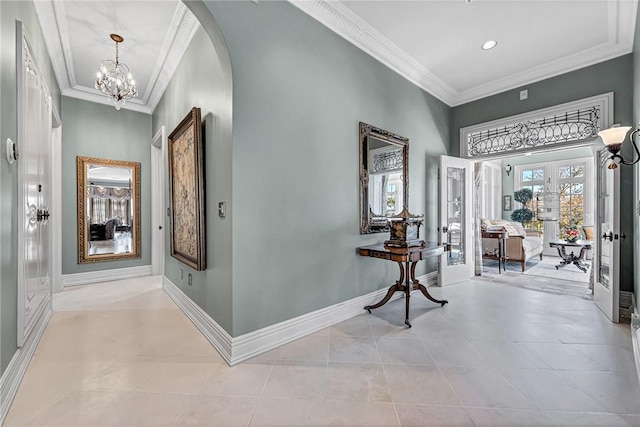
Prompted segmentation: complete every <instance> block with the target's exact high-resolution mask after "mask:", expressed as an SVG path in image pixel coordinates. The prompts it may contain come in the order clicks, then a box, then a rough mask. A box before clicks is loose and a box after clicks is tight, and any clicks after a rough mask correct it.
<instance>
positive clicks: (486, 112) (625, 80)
mask: <svg viewBox="0 0 640 427" xmlns="http://www.w3.org/2000/svg"><path fill="white" fill-rule="evenodd" d="M632 82H633V56H632V55H624V56H621V57H618V58H616V59H612V60H609V61H606V62H601V63H599V64H596V65H592V66H590V67H586V68H582V69H579V70H576V71H572V72H570V73H566V74H562V75H559V76H556V77H552V78H549V79H546V80H542V81H540V82H537V83H532V84H530V85H526V86H523V87H520V88H516V89H513V90H509V91H506V92H503V93H499V94H497V95H494V96H490V97H487V98H483V99H480V100H478V101H474V102H470V103H468V104H464V105H460V106H457V107H454V108H453V110H452V114H451V152H452V153H453V155H459V153H460V144H459V139H460V128H463V127H465V126H470V125H473V124H477V123H483V122H486V121H490V120H495V119H499V118H503V117H508V116H513V115H516V114H521V113H525V112H528V111H533V110H537V109H540V108H545V107H550V106H553V105H557V104H562V103H565V102H570V101H575V100H578V99H582V98H587V97H589V96H594V95H599V94H602V93H607V92H613V93H614V123H620V124H621V125H631V124H632V123H634V120H633V111H632V107H633V91H632V90H631V89H630V88H631V87H632ZM522 89H528V91H529V98H528V99H526V100H524V101H520V100H519V93H520V90H522ZM632 151H633V149H632V148H631V147H630V146H628V144H626V145H625V146H624V148H623V154H624V155H625V156H631V155H632ZM618 171H619V173H620V179H621V182H620V188H621V192H622V193H621V206H620V221H621V227H620V228H621V229H620V231H621V232H623V233H625V234H626V235H627V236H633V232H634V223H633V209H634V207H633V168H630V167H627V166H622V167H621V168H620V169H618ZM632 240H633V239H630V238H627V239H626V240H624V241H622V242H621V244H620V249H621V260H620V289H621V290H624V291H632V290H633V281H634V280H633V277H634V272H633V270H634V267H633V260H634V257H633V252H634V244H633V241H632Z"/></svg>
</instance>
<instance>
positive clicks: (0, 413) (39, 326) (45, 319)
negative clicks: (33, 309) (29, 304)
mask: <svg viewBox="0 0 640 427" xmlns="http://www.w3.org/2000/svg"><path fill="white" fill-rule="evenodd" d="M51 314H52V310H51V305H48V306H47V309H46V310H44V311H43V312H42V314H40V317H39V319H38V320H37V321H36V322H35V326H34V328H33V330H32V332H31V334H30V335H29V336H28V337H27V339H26V341H25V342H24V345H23V346H22V347H21V348H19V349H18V350H16V352H15V354H14V355H13V358H12V359H11V361H10V362H9V365H8V366H7V369H6V370H5V371H4V373H3V374H2V377H1V378H0V425H2V423H3V421H4V419H5V417H6V416H7V413H8V412H9V408H10V407H11V403H12V402H13V399H14V398H15V396H16V393H17V392H18V387H19V386H20V382H21V381H22V378H23V377H24V374H25V372H26V371H27V367H28V366H29V363H30V362H31V358H32V357H33V355H34V353H35V351H36V347H37V346H38V343H39V342H40V338H42V334H43V333H44V330H45V328H46V327H47V324H48V323H49V319H51Z"/></svg>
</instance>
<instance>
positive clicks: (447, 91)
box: [288, 0, 638, 107]
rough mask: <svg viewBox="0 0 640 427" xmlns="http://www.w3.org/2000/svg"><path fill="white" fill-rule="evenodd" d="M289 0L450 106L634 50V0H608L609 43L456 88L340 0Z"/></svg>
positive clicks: (636, 7) (636, 6)
mask: <svg viewBox="0 0 640 427" xmlns="http://www.w3.org/2000/svg"><path fill="white" fill-rule="evenodd" d="M288 1H289V2H290V3H291V4H292V5H294V6H295V7H297V8H298V9H300V10H301V11H303V12H305V13H306V14H308V15H309V16H311V17H312V18H314V19H315V20H317V21H318V22H320V23H321V24H323V25H325V26H326V27H327V28H329V29H331V30H332V31H334V32H335V33H336V34H338V35H339V36H341V37H343V38H345V39H346V40H347V41H349V42H350V43H352V44H354V45H355V46H356V47H358V48H360V49H361V50H363V51H364V52H366V53H368V54H369V55H371V56H373V57H374V58H375V59H377V60H378V61H380V62H382V63H383V64H385V65H386V66H388V67H389V68H391V69H392V70H394V71H396V72H397V73H398V74H400V75H401V76H403V77H404V78H406V79H407V80H409V81H410V82H412V83H414V84H415V85H417V86H418V87H420V88H421V89H423V90H425V91H427V92H429V93H430V94H432V95H433V96H435V97H436V98H438V99H440V100H441V101H442V102H444V103H445V104H447V105H449V106H452V107H453V106H457V105H461V104H464V103H467V102H471V101H474V100H477V99H480V98H485V97H488V96H491V95H495V94H497V93H500V92H504V91H506V90H510V89H514V88H516V87H520V86H524V85H527V84H530V83H533V82H536V81H540V80H544V79H547V78H550V77H553V76H557V75H559V74H563V73H567V72H569V71H574V70H576V69H579V68H583V67H587V66H589V65H593V64H596V63H598V62H603V61H606V60H609V59H613V58H615V57H618V56H621V55H625V54H628V53H630V52H631V51H632V50H633V39H634V33H635V22H636V14H637V9H638V2H637V1H632V2H629V1H623V0H609V1H608V8H609V14H608V16H609V20H608V22H609V40H608V42H607V43H605V44H602V45H600V46H595V47H593V48H591V49H588V50H586V51H582V52H578V53H576V54H573V55H570V56H567V57H565V58H562V59H559V60H556V61H552V62H549V63H546V64H540V66H538V67H535V68H532V69H529V70H526V71H524V72H521V73H517V74H514V75H512V76H509V77H505V78H502V79H498V80H495V81H493V82H490V83H487V84H484V85H480V86H477V87H475V88H472V89H469V90H466V91H462V92H460V91H456V90H455V89H454V88H452V87H451V86H449V85H448V84H447V83H445V82H444V81H443V80H441V79H440V78H439V77H437V76H436V75H434V74H433V73H431V72H430V71H429V70H428V69H426V67H424V66H423V65H421V64H419V63H418V62H417V61H416V60H414V59H413V58H411V57H410V56H409V55H408V54H407V53H406V52H404V51H402V50H401V49H400V48H399V47H398V46H396V45H395V44H394V43H392V42H391V41H390V40H389V39H387V38H386V37H384V36H383V35H382V34H380V33H379V32H378V31H376V30H375V29H373V28H372V27H371V26H370V25H368V24H367V23H366V22H364V21H363V20H362V19H360V18H359V17H358V16H357V15H356V14H355V13H353V12H352V11H351V10H350V9H349V8H347V7H346V6H344V5H343V4H341V3H340V1H338V0H310V1H308V0H307V1H305V0H288Z"/></svg>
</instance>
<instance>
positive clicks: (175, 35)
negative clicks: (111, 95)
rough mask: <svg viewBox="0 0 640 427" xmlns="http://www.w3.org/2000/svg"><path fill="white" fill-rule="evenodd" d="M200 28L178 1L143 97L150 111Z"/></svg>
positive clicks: (189, 12) (153, 108) (196, 20)
mask: <svg viewBox="0 0 640 427" xmlns="http://www.w3.org/2000/svg"><path fill="white" fill-rule="evenodd" d="M198 28H200V22H198V19H197V18H196V17H195V15H193V13H191V11H190V10H189V9H187V7H186V6H185V5H184V3H182V2H178V6H177V7H176V11H175V13H174V15H173V18H172V20H171V24H170V25H169V30H168V32H167V37H166V38H165V40H164V42H163V44H162V48H161V49H160V55H159V56H158V59H159V60H158V62H157V63H156V66H155V69H154V70H153V73H152V75H151V79H150V81H149V83H148V84H149V88H150V90H149V91H148V92H147V96H146V97H145V98H144V100H143V101H144V103H145V104H146V105H147V106H148V107H149V109H150V110H151V111H153V110H155V108H156V106H157V105H158V102H160V99H161V98H162V95H164V91H165V90H166V89H167V86H168V85H169V82H170V81H171V78H172V77H173V74H174V73H175V71H176V69H177V68H178V65H180V61H181V60H182V57H183V56H184V53H185V52H186V51H187V48H188V47H189V43H191V40H192V39H193V36H195V34H196V31H197V30H198Z"/></svg>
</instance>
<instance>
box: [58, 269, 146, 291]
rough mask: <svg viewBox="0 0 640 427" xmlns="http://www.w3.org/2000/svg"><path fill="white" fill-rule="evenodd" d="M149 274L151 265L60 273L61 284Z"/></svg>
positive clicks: (105, 280) (103, 280) (69, 284)
mask: <svg viewBox="0 0 640 427" xmlns="http://www.w3.org/2000/svg"><path fill="white" fill-rule="evenodd" d="M142 276H151V266H150V265H142V266H140V267H127V268H115V269H113V270H99V271H88V272H86V273H73V274H63V275H62V286H63V287H67V286H78V285H87V284H89V283H99V282H110V281H112V280H121V279H131V278H133V277H142Z"/></svg>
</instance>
